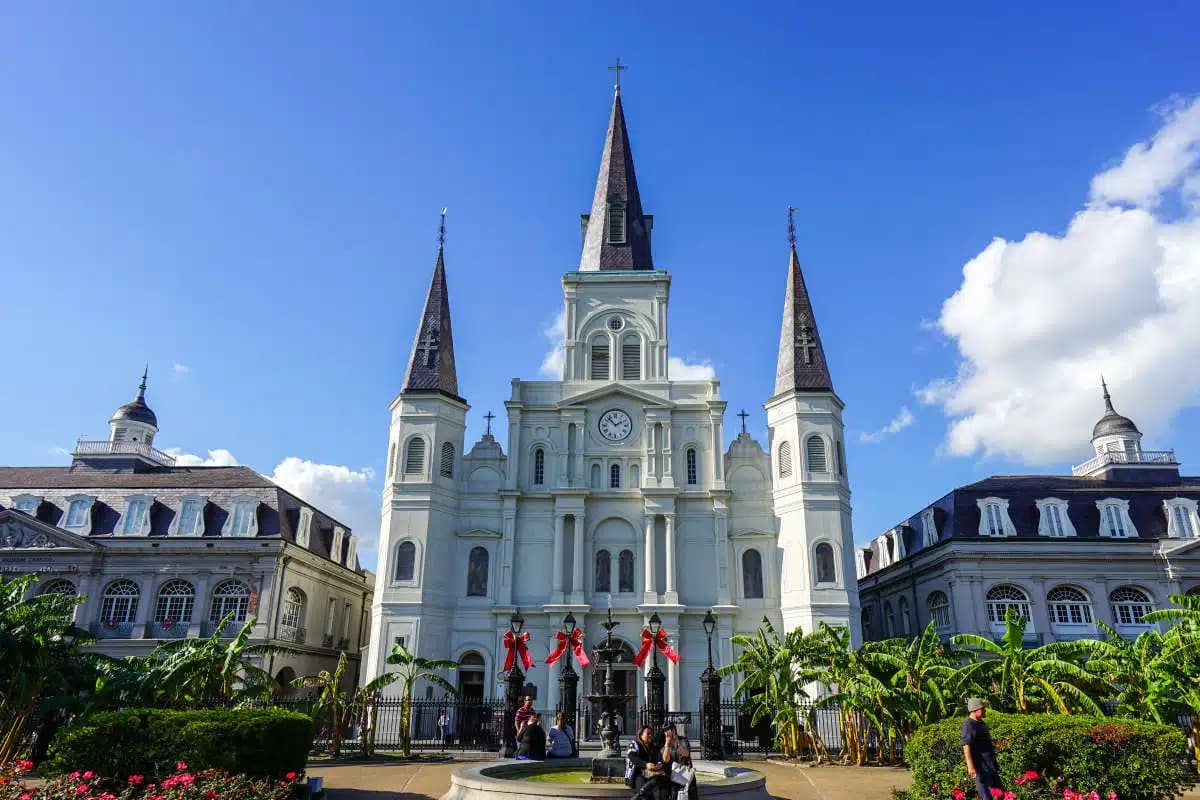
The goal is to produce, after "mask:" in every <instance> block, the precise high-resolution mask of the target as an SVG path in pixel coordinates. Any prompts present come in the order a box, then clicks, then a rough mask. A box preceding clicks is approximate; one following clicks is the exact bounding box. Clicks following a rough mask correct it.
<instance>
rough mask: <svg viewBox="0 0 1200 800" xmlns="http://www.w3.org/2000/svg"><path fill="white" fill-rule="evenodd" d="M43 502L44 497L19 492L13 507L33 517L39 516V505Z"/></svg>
mask: <svg viewBox="0 0 1200 800" xmlns="http://www.w3.org/2000/svg"><path fill="white" fill-rule="evenodd" d="M41 504H42V498H41V497H39V496H37V495H35V494H19V495H17V496H16V497H14V498H13V508H15V509H16V510H17V511H23V512H25V513H26V514H28V515H29V516H31V517H36V516H37V510H38V506H40V505H41Z"/></svg>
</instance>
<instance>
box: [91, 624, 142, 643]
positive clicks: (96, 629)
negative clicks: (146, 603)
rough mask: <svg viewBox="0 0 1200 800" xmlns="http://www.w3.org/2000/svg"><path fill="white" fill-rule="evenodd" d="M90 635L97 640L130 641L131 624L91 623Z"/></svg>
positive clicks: (131, 635)
mask: <svg viewBox="0 0 1200 800" xmlns="http://www.w3.org/2000/svg"><path fill="white" fill-rule="evenodd" d="M92 635H93V636H95V637H96V638H97V639H132V638H133V623H132V622H93V623H92Z"/></svg>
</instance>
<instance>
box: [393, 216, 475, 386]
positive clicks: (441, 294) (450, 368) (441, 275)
mask: <svg viewBox="0 0 1200 800" xmlns="http://www.w3.org/2000/svg"><path fill="white" fill-rule="evenodd" d="M445 245H446V209H444V208H443V209H442V220H441V224H440V225H439V227H438V254H437V263H436V264H434V267H433V278H432V279H431V280H430V281H429V293H428V294H427V295H426V297H425V310H424V312H423V313H422V314H421V322H420V324H419V325H418V326H417V334H416V336H415V337H414V339H413V347H412V352H411V353H410V355H409V357H408V370H407V371H406V372H405V375H404V384H403V385H402V387H401V389H400V391H401V392H402V393H405V392H439V393H441V394H444V395H447V396H449V397H452V398H454V399H456V400H461V399H462V398H461V397H459V395H458V375H457V373H456V372H455V369H454V336H453V334H452V333H451V329H450V293H449V291H448V290H447V288H446V260H445Z"/></svg>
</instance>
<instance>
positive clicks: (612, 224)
mask: <svg viewBox="0 0 1200 800" xmlns="http://www.w3.org/2000/svg"><path fill="white" fill-rule="evenodd" d="M608 243H609V244H625V204H624V203H622V202H619V201H618V202H611V203H609V204H608Z"/></svg>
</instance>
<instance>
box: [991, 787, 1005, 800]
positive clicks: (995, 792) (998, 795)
mask: <svg viewBox="0 0 1200 800" xmlns="http://www.w3.org/2000/svg"><path fill="white" fill-rule="evenodd" d="M988 792H989V793H990V794H991V795H992V797H994V798H995V800H1000V798H1001V797H1004V792H1003V791H1002V790H1000V789H996V788H994V787H993V788H991V789H988Z"/></svg>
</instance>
